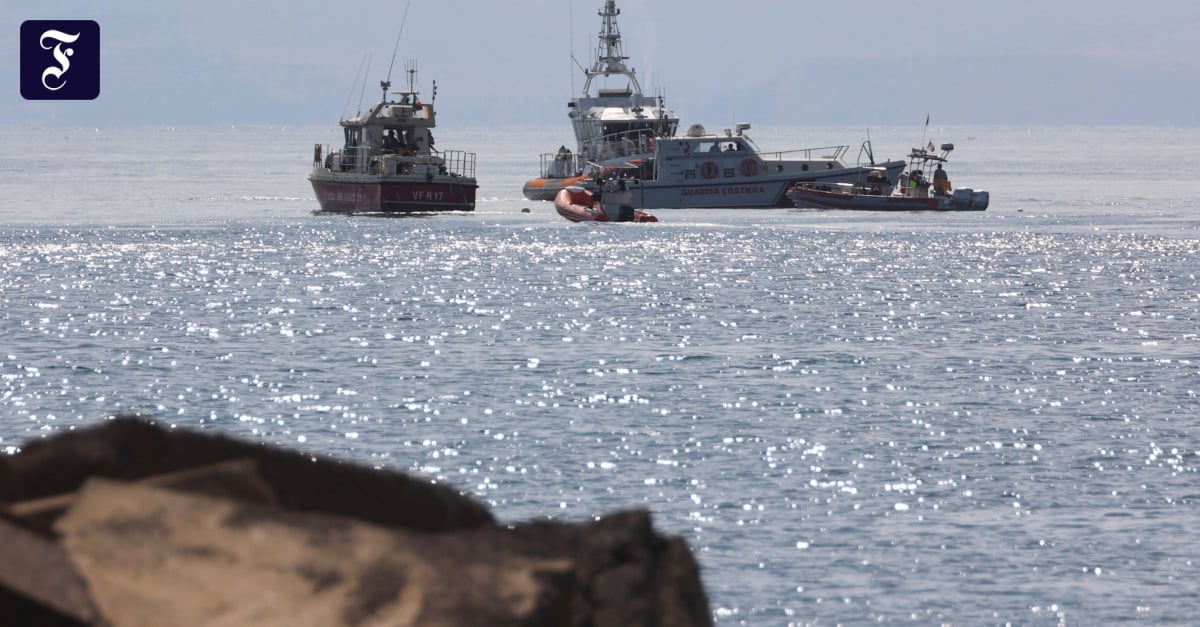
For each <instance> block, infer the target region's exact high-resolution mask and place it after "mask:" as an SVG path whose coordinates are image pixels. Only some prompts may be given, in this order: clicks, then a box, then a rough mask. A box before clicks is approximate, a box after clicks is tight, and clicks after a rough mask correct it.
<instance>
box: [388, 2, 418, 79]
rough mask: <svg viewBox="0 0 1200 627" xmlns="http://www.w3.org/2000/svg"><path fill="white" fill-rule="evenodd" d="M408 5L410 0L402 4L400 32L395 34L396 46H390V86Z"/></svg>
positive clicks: (406, 19) (410, 3)
mask: <svg viewBox="0 0 1200 627" xmlns="http://www.w3.org/2000/svg"><path fill="white" fill-rule="evenodd" d="M410 5H412V0H408V2H406V3H404V15H403V16H402V17H401V18H400V30H399V31H398V32H397V33H396V45H395V46H392V62H391V63H390V64H388V73H387V82H388V84H389V85H391V82H392V68H393V67H395V66H396V51H397V50H399V49H400V35H403V34H404V23H405V22H407V21H408V7H409V6H410ZM386 90H387V88H386V87H385V88H384V91H386ZM384 96H385V97H386V96H387V94H386V93H385V94H384ZM385 100H386V98H385Z"/></svg>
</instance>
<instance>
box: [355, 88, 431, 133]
mask: <svg viewBox="0 0 1200 627" xmlns="http://www.w3.org/2000/svg"><path fill="white" fill-rule="evenodd" d="M391 93H392V95H393V96H396V97H394V98H390V99H388V100H384V101H382V102H378V103H375V105H374V106H372V107H371V108H370V109H369V110H367V112H366V113H360V114H359V115H356V116H354V117H352V118H346V119H344V120H342V121H341V125H342V126H345V127H360V128H361V127H370V128H382V129H402V128H413V127H426V128H433V127H434V126H436V125H437V124H436V121H435V119H434V113H433V105H432V104H429V103H422V102H421V99H420V97H419V96H418V94H417V92H415V91H394V92H391Z"/></svg>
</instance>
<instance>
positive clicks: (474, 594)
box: [0, 418, 711, 627]
mask: <svg viewBox="0 0 1200 627" xmlns="http://www.w3.org/2000/svg"><path fill="white" fill-rule="evenodd" d="M0 617H3V621H4V623H5V624H14V625H18V624H19V625H111V626H114V627H126V626H140V625H147V626H150V625H153V626H160V625H230V626H235V625H236V626H241V625H289V626H292V625H321V626H327V625H361V626H364V627H365V626H368V625H371V626H373V625H388V626H409V625H411V626H418V625H419V626H426V625H436V626H456V625H471V626H474V625H489V626H492V625H496V626H503V625H514V626H515V625H521V626H537V625H571V626H579V627H585V626H586V627H605V626H610V625H611V626H614V627H636V626H639V625H654V626H658V625H661V626H668V625H670V626H688V625H709V624H711V615H710V613H709V609H708V603H707V600H706V598H705V594H704V590H703V587H702V584H701V581H700V573H699V567H698V565H697V563H696V561H695V559H694V557H693V556H692V554H691V551H690V550H689V549H688V547H687V545H686V544H685V543H684V542H683V541H682V540H680V539H677V538H664V537H662V536H660V535H658V534H657V533H655V532H654V529H653V527H652V525H651V520H650V515H649V514H648V513H647V512H645V511H627V512H618V513H614V514H612V515H610V516H606V517H603V518H601V519H600V520H597V521H594V522H585V523H558V522H544V521H543V522H529V523H521V524H513V525H499V524H497V523H496V521H495V520H494V519H493V517H492V515H491V514H490V513H489V512H488V510H487V509H486V507H484V506H483V505H482V504H481V503H479V502H477V501H475V500H473V499H471V498H470V497H468V496H465V495H463V494H460V493H459V492H458V491H456V490H453V489H451V488H448V487H445V486H441V485H435V484H431V483H429V482H428V481H427V480H422V479H417V478H413V477H409V476H407V475H404V474H401V473H395V472H387V471H381V470H375V469H371V468H366V467H362V466H356V465H353V464H347V463H342V462H338V461H334V460H329V459H322V458H316V457H312V456H310V455H306V454H301V453H298V452H291V451H285V450H280V449H274V448H270V447H266V446H262V445H258V444H251V443H245V442H240V441H237V440H234V439H230V438H227V437H222V436H219V435H213V434H210V433H208V432H190V431H181V430H166V429H163V428H160V427H158V426H155V425H154V424H153V423H152V422H150V421H146V420H142V419H137V418H118V419H114V420H111V421H106V422H104V423H101V424H100V425H98V426H96V427H93V428H90V429H85V430H82V431H75V432H70V433H65V434H62V435H58V436H56V437H53V438H51V439H47V440H44V441H37V442H33V443H31V444H29V445H28V447H27V448H25V449H24V450H23V451H22V452H21V453H19V454H18V455H15V456H10V457H0Z"/></svg>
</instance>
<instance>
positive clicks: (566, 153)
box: [523, 0, 679, 200]
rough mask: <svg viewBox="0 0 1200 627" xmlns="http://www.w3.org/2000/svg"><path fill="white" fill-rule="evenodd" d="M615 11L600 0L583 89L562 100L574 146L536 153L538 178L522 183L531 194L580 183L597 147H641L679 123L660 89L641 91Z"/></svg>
mask: <svg viewBox="0 0 1200 627" xmlns="http://www.w3.org/2000/svg"><path fill="white" fill-rule="evenodd" d="M620 14H621V10H620V9H618V8H617V6H616V2H615V1H614V0H606V1H605V3H604V9H603V10H601V11H600V18H601V19H602V24H601V28H600V35H599V39H600V41H599V44H598V45H597V48H596V52H595V61H594V62H593V63H592V65H591V67H590V68H587V69H584V77H585V79H584V82H583V91H582V92H581V93H580V95H579V96H577V97H575V98H572V99H571V100H570V101H569V102H567V117H569V118H570V119H571V127H572V129H573V130H574V131H575V150H574V151H571V150H570V149H568V148H567V147H566V146H565V145H564V146H562V147H560V148H559V149H558V151H557V152H549V153H543V154H542V155H541V170H540V173H539V175H538V178H535V179H532V180H530V181H528V182H526V183H525V187H524V189H523V193H524V194H525V197H526V198H528V199H530V200H554V198H555V195H556V194H557V193H558V191H559V190H560V189H562V188H564V187H567V186H570V185H576V184H579V183H580V182H581V181H582V180H583V179H585V178H587V177H588V174H589V172H590V171H591V170H592V164H593V163H594V162H595V161H596V160H598V159H600V158H601V153H602V152H604V153H606V154H608V155H609V156H612V155H617V154H632V153H635V152H645V151H646V149H647V146H648V144H650V143H652V141H653V139H654V138H656V137H661V136H671V135H674V134H675V132H676V129H677V127H678V126H679V117H678V116H676V115H675V114H674V113H673V112H672V111H670V110H669V109H667V107H666V104H665V98H664V97H663V96H662V95H659V96H647V95H645V94H643V93H642V86H641V83H639V82H638V79H637V72H636V71H634V69H633V68H632V67H630V66H629V65H628V63H627V61H628V60H629V57H627V56H625V55H624V53H623V52H622V49H621V30H620V29H619V28H618V27H617V16H618V15H620ZM610 77H615V79H616V82H617V86H615V87H608V86H607V85H606V86H604V87H600V86H599V85H600V83H601V82H603V81H606V80H607V79H608V78H610ZM622 79H623V82H624V84H621V83H622ZM593 82H595V84H596V85H597V89H596V91H595V94H593V93H592V87H593Z"/></svg>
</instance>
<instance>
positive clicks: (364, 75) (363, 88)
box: [358, 55, 371, 113]
mask: <svg viewBox="0 0 1200 627" xmlns="http://www.w3.org/2000/svg"><path fill="white" fill-rule="evenodd" d="M370 73H371V55H367V74H370ZM365 91H367V75H366V74H363V84H362V89H361V90H359V92H358V112H359V113H362V99H363V92H365Z"/></svg>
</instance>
